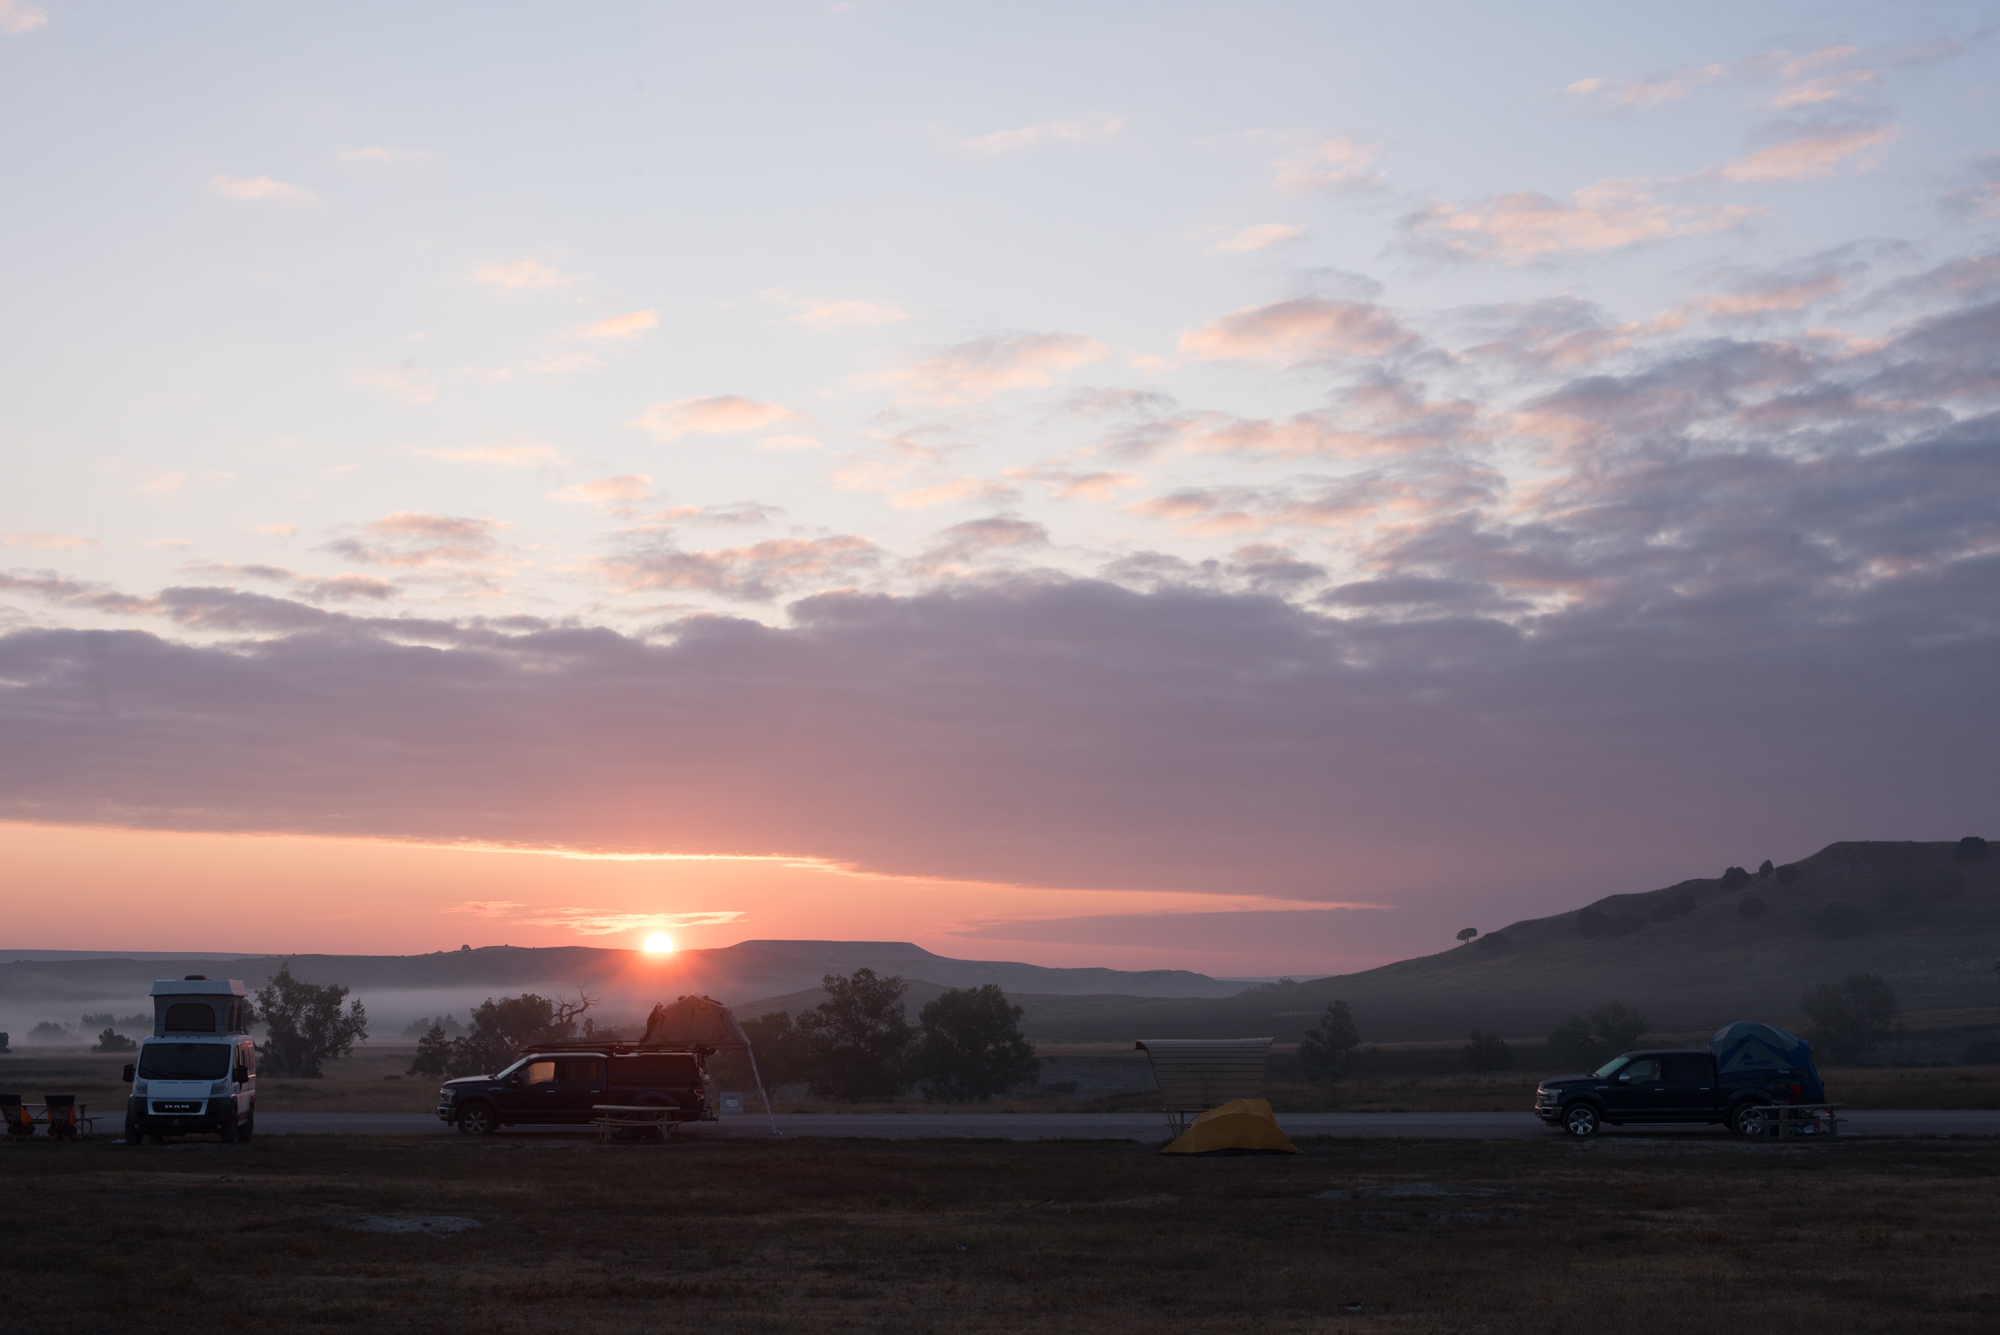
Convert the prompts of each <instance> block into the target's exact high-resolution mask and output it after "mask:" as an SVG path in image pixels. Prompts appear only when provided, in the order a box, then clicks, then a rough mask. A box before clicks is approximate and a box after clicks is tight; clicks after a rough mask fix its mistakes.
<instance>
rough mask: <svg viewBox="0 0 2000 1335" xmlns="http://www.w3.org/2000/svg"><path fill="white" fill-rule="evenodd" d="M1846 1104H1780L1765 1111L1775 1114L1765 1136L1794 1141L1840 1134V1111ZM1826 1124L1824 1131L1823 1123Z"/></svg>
mask: <svg viewBox="0 0 2000 1335" xmlns="http://www.w3.org/2000/svg"><path fill="white" fill-rule="evenodd" d="M1846 1106H1847V1105H1846V1104H1844V1103H1778V1104H1773V1105H1772V1106H1771V1107H1769V1108H1767V1109H1766V1110H1765V1111H1766V1112H1769V1113H1771V1114H1773V1116H1772V1118H1771V1129H1770V1130H1769V1131H1767V1132H1766V1133H1765V1134H1766V1135H1768V1136H1770V1137H1771V1138H1772V1139H1773V1140H1777V1139H1779V1138H1781V1137H1782V1138H1784V1139H1792V1138H1795V1137H1798V1136H1806V1135H1814V1136H1816V1135H1821V1134H1824V1135H1828V1136H1837V1135H1839V1134H1840V1110H1841V1109H1842V1108H1845V1107H1846ZM1822 1122H1824V1123H1825V1127H1824V1130H1823V1131H1822V1128H1821V1123H1822Z"/></svg>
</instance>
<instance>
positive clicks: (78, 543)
mask: <svg viewBox="0 0 2000 1335" xmlns="http://www.w3.org/2000/svg"><path fill="white" fill-rule="evenodd" d="M100 545H102V544H100V543H99V542H98V541H97V539H96V538H79V537H77V536H75V535H74V534H69V533H21V532H14V531H9V530H5V529H0V548H4V547H31V548H39V549H40V550H43V551H51V552H66V551H77V550H80V549H81V548H84V547H97V546H100Z"/></svg>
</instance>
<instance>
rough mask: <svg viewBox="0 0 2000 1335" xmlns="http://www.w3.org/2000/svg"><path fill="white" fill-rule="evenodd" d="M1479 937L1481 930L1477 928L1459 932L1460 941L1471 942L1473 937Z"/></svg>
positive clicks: (1468, 928)
mask: <svg viewBox="0 0 2000 1335" xmlns="http://www.w3.org/2000/svg"><path fill="white" fill-rule="evenodd" d="M1478 935H1479V929H1478V928H1477V927H1467V928H1465V929H1464V930H1462V931H1460V932H1459V934H1458V939H1459V940H1460V941H1470V940H1471V939H1472V938H1473V937H1475V936H1478Z"/></svg>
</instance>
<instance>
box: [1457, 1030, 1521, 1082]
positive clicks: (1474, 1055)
mask: <svg viewBox="0 0 2000 1335" xmlns="http://www.w3.org/2000/svg"><path fill="white" fill-rule="evenodd" d="M1459 1055H1460V1056H1462V1057H1464V1058H1465V1064H1466V1065H1467V1066H1470V1067H1471V1068H1472V1069H1473V1070H1475V1071H1477V1072H1479V1073H1480V1074H1481V1075H1485V1074H1486V1073H1487V1072H1488V1071H1511V1070H1513V1069H1514V1049H1512V1048H1510V1047H1508V1046H1507V1043H1506V1041H1505V1040H1504V1039H1502V1038H1501V1037H1500V1035H1498V1034H1489V1033H1486V1032H1485V1031H1484V1030H1480V1029H1475V1030H1473V1031H1472V1041H1471V1042H1470V1043H1467V1044H1466V1045H1465V1046H1464V1047H1463V1048H1461V1049H1459Z"/></svg>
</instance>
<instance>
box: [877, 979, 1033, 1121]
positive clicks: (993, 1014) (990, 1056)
mask: <svg viewBox="0 0 2000 1335" xmlns="http://www.w3.org/2000/svg"><path fill="white" fill-rule="evenodd" d="M1026 1013H1027V1012H1025V1011H1023V1010H1022V1009H1021V1008H1020V1007H1019V1006H1014V1005H1010V1004H1008V1001H1007V997H1006V994H1005V993H1003V992H1002V991H1001V990H1000V988H999V986H998V985H997V984H994V983H987V984H986V985H985V986H983V987H966V988H958V987H954V988H948V989H946V990H945V992H944V994H943V995H942V996H940V997H938V999H937V1000H935V1001H931V1002H926V1003H925V1004H924V1008H923V1010H922V1011H921V1012H919V1014H918V1016H917V1024H918V1035H917V1049H916V1053H915V1055H914V1057H913V1058H912V1059H911V1067H910V1069H911V1073H912V1074H913V1075H915V1076H916V1078H917V1082H918V1084H919V1086H920V1087H921V1088H922V1089H923V1091H924V1097H925V1098H927V1099H949V1100H951V1101H952V1102H954V1103H963V1102H966V1101H968V1100H972V1099H978V1100H981V1101H984V1100H986V1099H989V1098H991V1097H993V1096H994V1095H995V1094H1002V1093H1005V1092H1006V1091H1007V1089H1008V1087H1009V1086H1012V1085H1018V1084H1021V1083H1023V1082H1025V1081H1029V1080H1033V1079H1034V1078H1035V1077H1036V1076H1038V1075H1040V1074H1041V1072H1042V1062H1041V1058H1039V1057H1037V1056H1035V1050H1034V1048H1033V1047H1031V1046H1029V1043H1028V1040H1027V1039H1026V1038H1025V1037H1023V1036H1022V1033H1021V1017H1022V1016H1023V1015H1025V1014H1026Z"/></svg>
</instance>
